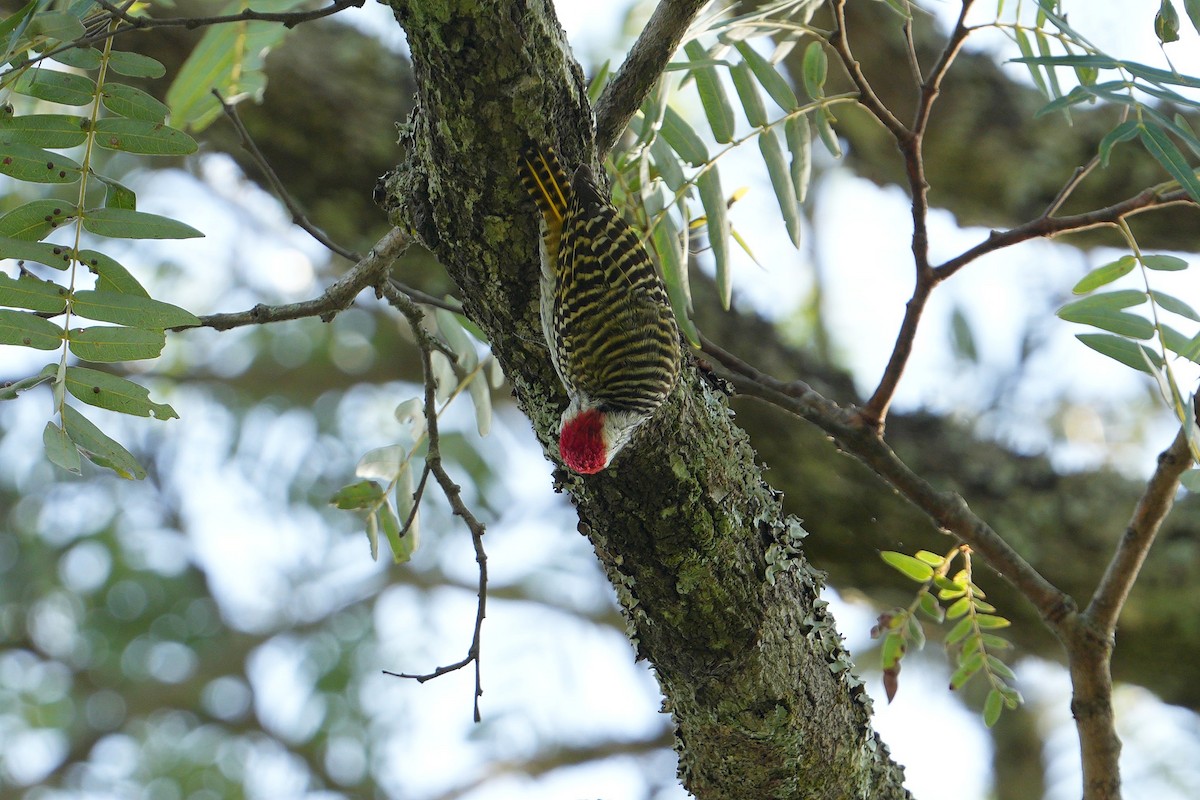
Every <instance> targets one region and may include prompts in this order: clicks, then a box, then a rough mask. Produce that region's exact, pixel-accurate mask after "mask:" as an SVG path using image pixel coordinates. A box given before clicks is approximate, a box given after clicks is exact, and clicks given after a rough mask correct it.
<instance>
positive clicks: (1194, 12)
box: [1183, 0, 1200, 32]
mask: <svg viewBox="0 0 1200 800" xmlns="http://www.w3.org/2000/svg"><path fill="white" fill-rule="evenodd" d="M1183 11H1184V13H1185V14H1187V15H1188V19H1189V20H1191V21H1192V27H1193V28H1195V29H1196V30H1197V32H1200V0H1183Z"/></svg>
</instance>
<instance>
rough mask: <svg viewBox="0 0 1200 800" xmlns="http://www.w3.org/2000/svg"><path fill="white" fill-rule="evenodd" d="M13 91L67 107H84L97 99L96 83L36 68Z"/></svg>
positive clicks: (26, 73)
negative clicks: (94, 98)
mask: <svg viewBox="0 0 1200 800" xmlns="http://www.w3.org/2000/svg"><path fill="white" fill-rule="evenodd" d="M13 91H15V92H17V93H18V94H24V95H28V96H29V97H36V98H38V99H39V100H49V101H50V102H52V103H62V104H63V105H66V106H84V105H87V104H88V103H90V102H92V98H93V97H95V95H96V82H95V81H93V80H92V79H91V78H85V77H84V76H82V75H76V74H74V73H71V72H59V71H57V70H52V69H47V68H40V69H38V68H34V69H28V70H26V71H25V72H24V73H22V75H21V77H19V78H17V80H16V83H15V84H14V85H13Z"/></svg>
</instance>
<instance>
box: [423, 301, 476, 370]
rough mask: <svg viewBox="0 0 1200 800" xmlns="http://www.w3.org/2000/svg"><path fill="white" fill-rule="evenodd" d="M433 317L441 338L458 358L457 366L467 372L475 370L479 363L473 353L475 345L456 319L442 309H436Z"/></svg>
mask: <svg viewBox="0 0 1200 800" xmlns="http://www.w3.org/2000/svg"><path fill="white" fill-rule="evenodd" d="M433 316H434V319H435V320H437V326H438V331H439V332H440V333H441V334H442V338H443V339H444V340H445V341H446V344H448V345H449V346H450V349H451V350H453V351H454V354H455V355H457V356H458V365H459V366H460V367H462V368H463V369H464V370H466V371H468V372H470V371H471V370H473V369H475V366H476V365H477V364H478V363H479V354H478V353H476V352H475V343H474V342H473V341H472V340H471V336H470V335H469V334H468V333H467V331H466V329H465V328H463V326H462V324H461V323H460V322H459V321H458V317H456V316H455V315H454V314H453V313H451V312H449V311H446V310H445V309H443V308H439V309H436V310H435V311H434V315H433Z"/></svg>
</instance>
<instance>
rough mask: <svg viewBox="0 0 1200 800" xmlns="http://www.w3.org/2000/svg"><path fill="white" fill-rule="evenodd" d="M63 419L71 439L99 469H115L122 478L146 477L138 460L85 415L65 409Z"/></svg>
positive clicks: (64, 407) (138, 478)
mask: <svg viewBox="0 0 1200 800" xmlns="http://www.w3.org/2000/svg"><path fill="white" fill-rule="evenodd" d="M62 418H63V428H64V429H65V430H66V432H67V435H68V436H70V437H71V441H72V442H74V443H75V445H76V446H77V447H78V448H79V451H80V452H81V453H83V455H84V456H85V457H86V458H87V459H88V461H91V462H92V463H93V464H95V465H96V466H98V467H104V468H106V469H111V470H112V471H113V472H115V473H117V474H118V475H120V476H121V477H122V478H127V479H137V480H141V479H142V478H144V477H146V470H145V469H144V468H143V467H142V465H141V464H139V463H138V461H137V459H136V458H134V457H133V455H132V454H131V453H130V452H129V451H128V450H126V449H125V448H124V447H122V446H121V445H120V444H118V443H117V442H115V441H113V439H111V438H109V437H108V436H107V435H106V434H104V433H103V432H102V431H101V430H100V429H99V428H97V427H96V425H95V423H93V422H92V421H91V420H89V419H88V418H87V417H85V416H84V415H83V414H80V413H79V412H78V411H76V410H75V409H74V408H72V407H71V406H67V405H64V406H63V407H62Z"/></svg>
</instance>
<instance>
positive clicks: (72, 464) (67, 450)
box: [42, 422, 83, 475]
mask: <svg viewBox="0 0 1200 800" xmlns="http://www.w3.org/2000/svg"><path fill="white" fill-rule="evenodd" d="M42 446H43V447H44V448H45V450H46V458H48V459H49V460H50V463H51V464H54V465H55V466H59V467H62V468H63V469H65V470H66V471H67V472H71V473H74V474H75V475H79V474H80V473H81V472H82V471H83V460H82V459H81V458H80V457H79V448H77V447H76V446H75V443H74V442H72V441H71V437H70V436H67V432H66V431H64V430H63V429H62V428H60V427H58V426H57V425H55V424H54V423H53V422H47V423H46V428H45V430H43V431H42Z"/></svg>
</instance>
